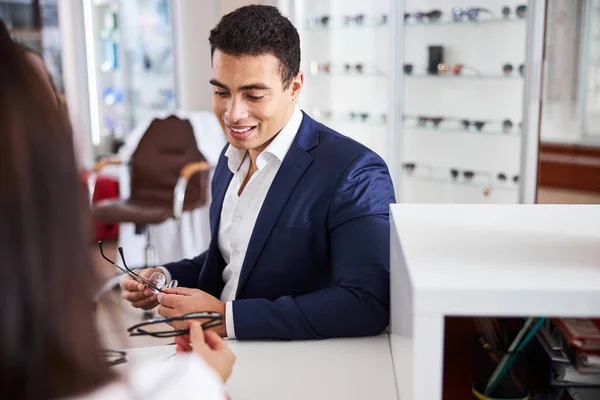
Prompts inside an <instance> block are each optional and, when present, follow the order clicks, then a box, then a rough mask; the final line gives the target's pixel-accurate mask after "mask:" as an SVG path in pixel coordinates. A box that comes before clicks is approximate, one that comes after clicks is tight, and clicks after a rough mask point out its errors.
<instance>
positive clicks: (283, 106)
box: [210, 49, 303, 153]
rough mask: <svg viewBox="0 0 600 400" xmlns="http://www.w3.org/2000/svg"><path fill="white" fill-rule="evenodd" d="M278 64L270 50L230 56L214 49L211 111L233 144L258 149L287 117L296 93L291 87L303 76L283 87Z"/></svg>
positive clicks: (242, 148) (263, 146)
mask: <svg viewBox="0 0 600 400" xmlns="http://www.w3.org/2000/svg"><path fill="white" fill-rule="evenodd" d="M280 68H281V64H280V62H279V60H278V59H277V57H275V56H274V55H271V54H262V55H258V56H251V55H245V56H232V55H229V54H226V53H223V52H222V51H220V50H218V49H217V50H215V52H214V54H213V58H212V76H213V77H212V79H211V80H210V83H211V85H212V86H213V96H212V103H213V111H214V112H215V115H216V116H217V118H218V120H219V123H220V124H221V127H222V128H223V131H224V132H225V134H226V136H227V140H228V141H229V143H231V145H232V146H233V147H235V148H237V149H241V150H254V151H256V152H257V153H260V152H261V151H262V150H264V149H265V148H266V147H267V146H268V145H269V143H270V142H271V141H272V140H273V138H274V137H275V136H276V135H277V134H278V133H279V131H281V129H282V128H283V127H284V126H285V124H286V123H287V121H288V120H289V118H290V117H291V115H292V113H293V111H294V103H293V101H292V98H294V95H297V93H295V92H294V91H293V89H292V88H293V87H295V86H297V83H295V82H296V81H297V80H298V79H300V80H302V79H303V77H296V78H294V79H293V80H292V83H291V84H290V85H288V87H285V88H284V87H283V83H282V79H281V69H280ZM299 75H301V73H300V74H299ZM301 85H302V83H300V87H301ZM298 92H299V90H298Z"/></svg>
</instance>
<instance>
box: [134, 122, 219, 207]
mask: <svg viewBox="0 0 600 400" xmlns="http://www.w3.org/2000/svg"><path fill="white" fill-rule="evenodd" d="M197 161H206V158H205V157H204V155H203V154H202V153H201V152H200V150H198V145H197V143H196V138H195V136H194V129H193V127H192V124H191V123H190V122H189V121H188V120H182V119H179V118H177V117H176V116H169V117H168V118H165V119H154V120H153V121H152V123H151V124H150V126H149V127H148V129H147V130H146V132H145V133H144V136H143V137H142V139H141V140H140V142H139V144H138V146H137V148H136V150H135V152H134V153H133V155H132V156H131V161H130V166H129V167H130V176H131V196H130V198H129V201H130V202H131V203H134V204H136V205H140V206H148V207H161V208H167V209H172V208H173V190H174V188H175V184H176V183H177V179H178V178H179V173H180V171H181V169H182V168H183V167H184V166H185V165H186V164H188V163H191V162H197ZM208 185H209V172H208V171H202V172H197V173H196V174H194V175H193V176H192V177H191V178H190V180H189V183H188V186H187V190H186V193H185V202H184V206H183V209H184V211H188V210H192V209H195V208H198V207H200V206H202V205H204V204H205V203H206V201H207V190H208Z"/></svg>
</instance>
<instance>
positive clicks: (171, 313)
mask: <svg viewBox="0 0 600 400" xmlns="http://www.w3.org/2000/svg"><path fill="white" fill-rule="evenodd" d="M163 291H164V293H160V294H159V295H158V302H159V303H160V306H159V307H158V313H159V314H160V315H161V316H163V317H167V318H169V317H177V316H180V315H183V314H189V313H192V312H201V311H214V312H218V313H220V314H221V315H223V323H222V324H221V325H218V326H216V327H214V328H210V329H213V330H214V331H215V332H216V333H218V334H219V335H220V336H222V337H225V336H227V328H226V326H225V303H223V302H222V301H220V300H219V299H217V298H216V297H213V296H211V295H210V294H208V293H206V292H203V291H202V290H199V289H189V288H184V287H178V288H173V289H163ZM199 322H200V323H202V322H204V321H202V320H199ZM169 325H171V326H172V327H174V328H175V329H185V328H186V326H187V324H186V323H185V321H174V322H171V323H169Z"/></svg>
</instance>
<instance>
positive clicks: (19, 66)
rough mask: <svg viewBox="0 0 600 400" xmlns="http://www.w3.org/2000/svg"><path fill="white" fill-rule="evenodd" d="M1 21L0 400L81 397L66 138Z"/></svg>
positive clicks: (104, 372) (84, 263) (83, 355)
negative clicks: (0, 399) (0, 284)
mask: <svg viewBox="0 0 600 400" xmlns="http://www.w3.org/2000/svg"><path fill="white" fill-rule="evenodd" d="M42 79H43V77H41V76H40V74H39V73H37V72H36V71H35V69H34V67H33V66H32V65H31V63H30V62H28V61H27V60H26V58H25V56H24V53H23V51H22V50H21V49H20V48H19V46H18V45H17V44H15V43H14V42H13V41H12V40H11V38H10V36H9V34H8V31H7V30H6V27H5V26H4V24H2V22H1V21H0V273H1V277H2V279H1V281H2V289H1V290H0V398H2V399H48V398H60V397H66V396H73V395H77V394H83V393H85V392H88V391H90V390H94V389H96V388H98V387H100V386H102V385H104V384H105V383H107V382H109V381H111V380H112V379H113V378H114V376H115V375H114V373H113V371H111V370H110V369H109V367H108V366H107V365H106V363H105V362H104V361H103V360H102V358H101V357H100V356H99V350H100V340H99V336H98V332H97V330H96V326H95V313H94V298H93V296H94V291H95V290H96V289H97V280H96V275H95V272H94V268H93V265H92V262H91V259H90V254H89V247H88V246H89V243H90V241H89V239H90V238H89V232H90V230H89V229H88V222H87V219H88V216H87V213H86V211H85V210H86V206H85V204H86V202H85V195H84V190H82V186H81V184H80V182H79V178H78V174H77V168H76V163H75V155H74V151H73V143H72V136H71V135H70V134H69V129H68V126H69V123H68V121H67V120H66V118H65V115H64V113H61V112H58V110H57V107H56V102H55V100H54V99H53V96H52V93H49V91H48V90H47V89H46V87H47V86H44V84H43V80H42Z"/></svg>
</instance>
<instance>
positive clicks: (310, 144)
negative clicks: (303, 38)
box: [121, 5, 395, 339]
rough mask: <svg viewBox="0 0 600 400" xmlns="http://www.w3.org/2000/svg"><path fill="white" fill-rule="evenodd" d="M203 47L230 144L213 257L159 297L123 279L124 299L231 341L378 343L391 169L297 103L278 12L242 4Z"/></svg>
mask: <svg viewBox="0 0 600 400" xmlns="http://www.w3.org/2000/svg"><path fill="white" fill-rule="evenodd" d="M209 40H210V44H211V51H212V65H213V79H211V82H210V83H211V84H212V86H213V109H214V112H215V114H216V116H217V118H218V119H219V122H220V124H221V126H222V127H223V130H224V132H225V134H226V136H227V140H228V142H229V144H228V145H227V146H226V147H225V149H224V150H223V152H222V153H221V156H220V159H219V162H218V165H217V167H216V170H215V171H214V175H213V180H212V198H213V199H212V204H211V207H210V225H211V233H212V239H211V242H210V245H209V248H208V250H207V251H205V252H204V253H202V254H200V255H199V256H197V257H196V258H194V259H191V260H182V261H179V262H174V263H170V264H167V265H165V266H164V268H162V271H163V272H164V273H165V274H166V275H167V276H168V278H170V279H176V280H177V281H178V283H179V286H180V287H178V288H175V289H167V290H165V291H166V294H159V295H158V296H156V295H154V294H152V293H151V292H150V291H149V290H148V289H146V288H144V287H143V286H142V285H140V284H139V283H137V282H135V281H133V280H132V279H131V278H129V277H127V278H125V279H124V280H123V281H122V282H121V287H122V289H123V297H124V298H125V299H127V300H129V301H131V302H132V304H133V305H134V306H136V307H139V308H143V309H149V308H153V307H155V306H156V305H158V304H159V303H160V306H159V308H158V312H159V314H160V315H163V316H166V317H170V316H177V315H182V314H186V313H189V312H195V311H216V312H220V313H222V314H223V315H224V316H225V318H224V324H223V325H222V326H220V327H217V328H215V330H216V331H217V332H218V333H219V334H220V335H221V336H227V337H229V338H237V339H256V338H277V339H311V338H331V337H343V336H365V335H375V334H379V333H381V332H382V331H383V330H384V329H385V328H386V326H387V325H388V319H389V290H390V288H389V240H390V239H389V235H390V226H389V205H390V203H394V202H395V197H394V189H393V186H392V182H391V179H390V175H389V171H388V169H387V166H386V164H385V163H384V161H383V160H382V159H381V158H380V157H379V156H378V155H377V154H375V153H374V152H373V151H371V150H369V149H368V148H366V147H365V146H363V145H361V144H359V143H357V142H355V141H354V140H351V139H349V138H347V137H345V136H343V135H341V134H339V133H337V132H335V131H333V130H332V129H330V128H328V127H326V126H324V125H322V124H321V123H319V122H317V121H315V120H313V119H312V118H310V117H309V116H308V115H306V114H305V113H304V112H302V111H301V110H300V109H299V107H298V106H297V105H296V104H295V101H296V99H297V97H298V95H299V94H300V91H301V89H302V85H303V83H304V75H303V73H302V72H300V71H299V68H300V41H299V37H298V33H297V31H296V29H295V28H294V27H293V25H292V24H291V23H290V21H289V20H288V19H287V18H285V17H283V16H282V15H281V14H280V13H279V11H278V10H277V9H276V8H274V7H269V6H258V5H253V6H246V7H242V8H240V9H238V10H236V11H234V12H232V13H230V14H228V15H226V16H224V17H223V19H222V20H221V21H220V22H219V24H218V25H217V26H216V27H215V28H214V29H213V30H212V31H211V34H210V38H209ZM156 271H157V270H156V269H150V270H147V271H144V272H143V273H144V275H145V276H150V275H151V274H152V273H153V272H156Z"/></svg>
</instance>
